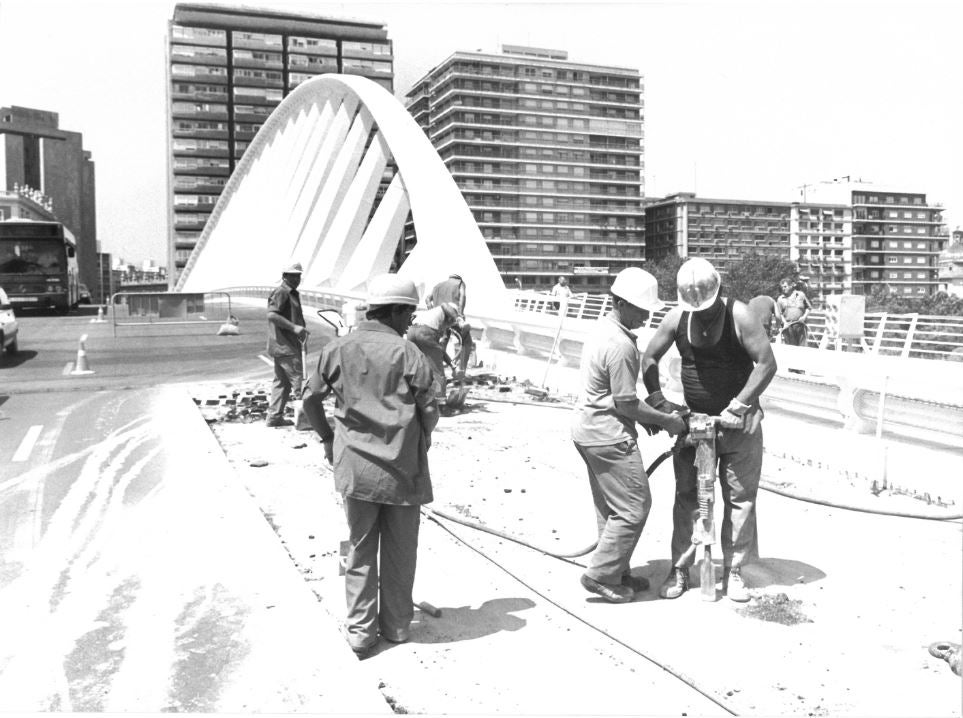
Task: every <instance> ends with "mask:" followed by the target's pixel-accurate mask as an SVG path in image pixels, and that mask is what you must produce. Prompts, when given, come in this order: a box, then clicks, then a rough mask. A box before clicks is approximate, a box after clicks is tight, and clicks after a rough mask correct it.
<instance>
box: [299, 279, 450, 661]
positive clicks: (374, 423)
mask: <svg viewBox="0 0 963 718" xmlns="http://www.w3.org/2000/svg"><path fill="white" fill-rule="evenodd" d="M367 305H368V309H367V312H366V315H365V316H366V321H363V322H360V323H359V324H358V327H357V328H356V329H355V331H353V332H351V333H350V334H348V335H346V336H343V337H339V338H337V339H335V340H334V341H332V342H331V343H329V344H328V345H327V346H325V348H324V350H323V351H322V353H321V358H320V359H319V361H318V367H317V370H316V371H315V372H314V374H313V375H312V376H311V379H310V388H311V394H310V395H309V396H308V398H306V399H305V400H304V410H305V412H306V413H307V415H308V420H309V421H310V422H311V426H312V427H314V429H315V431H317V432H318V434H319V435H320V437H321V441H322V443H323V444H324V456H325V459H326V460H327V461H328V463H329V464H333V468H334V480H335V487H336V488H337V490H338V492H339V493H340V494H341V495H342V497H343V500H344V512H345V516H346V518H347V521H348V529H349V534H350V535H349V542H350V549H349V551H348V555H347V561H346V567H345V575H344V587H345V596H346V601H347V619H346V621H345V627H344V632H345V637H346V639H347V641H348V644H349V645H350V646H351V649H352V650H353V651H354V652H355V654H356V655H357V656H358V657H359V658H364V657H365V656H366V655H367V654H368V653H369V651H370V650H371V649H372V648H373V647H374V646H375V645H376V644H377V642H378V638H379V635H380V637H381V638H384V639H385V640H387V641H390V642H392V643H404V642H405V641H407V640H408V637H409V636H408V631H409V625H410V623H411V620H412V618H413V616H414V609H413V603H412V595H411V592H412V588H413V586H414V581H415V564H416V559H417V552H418V529H419V524H420V520H421V513H420V508H421V504H427V503H430V502H431V501H432V498H433V497H432V488H431V476H430V475H429V472H428V448H429V447H430V446H431V432H432V430H433V429H434V428H435V425H436V424H437V423H438V404H437V401H436V399H435V388H434V381H433V377H432V371H431V366H430V364H429V362H428V360H427V359H426V358H425V355H424V354H422V353H421V351H419V350H418V348H417V347H416V346H415V345H414V344H413V343H411V342H409V341H407V340H406V339H405V338H404V335H405V332H406V331H407V329H408V327H409V325H410V324H411V318H412V315H413V313H414V311H415V307H416V306H417V305H418V291H417V289H416V288H415V285H414V282H412V281H411V280H409V279H403V278H401V277H399V276H398V275H396V274H383V275H379V276H376V277H373V278H372V279H371V280H370V281H369V283H368V291H367ZM328 394H334V397H335V400H336V403H335V410H334V425H335V428H334V431H332V430H331V428H330V427H329V426H328V423H327V420H326V418H325V415H324V407H323V405H322V403H321V402H322V400H323V399H324V397H325V396H327V395H328Z"/></svg>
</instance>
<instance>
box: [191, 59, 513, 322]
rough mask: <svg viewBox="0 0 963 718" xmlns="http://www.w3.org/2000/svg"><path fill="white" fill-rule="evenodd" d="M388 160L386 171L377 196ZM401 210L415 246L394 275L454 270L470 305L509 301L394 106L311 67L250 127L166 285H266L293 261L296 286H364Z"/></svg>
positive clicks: (469, 222) (421, 137)
mask: <svg viewBox="0 0 963 718" xmlns="http://www.w3.org/2000/svg"><path fill="white" fill-rule="evenodd" d="M391 160H394V163H395V165H396V167H397V171H396V173H395V176H394V178H393V179H392V181H391V183H390V185H389V186H388V188H387V191H386V192H384V194H383V196H380V193H379V191H378V190H379V186H380V184H381V180H382V177H383V175H384V171H385V168H386V167H387V166H388V163H389V161H391ZM409 212H410V214H411V218H412V221H413V222H414V226H415V231H416V234H417V238H418V243H417V245H416V246H415V248H414V249H413V250H412V252H411V254H410V255H409V256H408V257H407V259H406V260H405V262H404V263H403V265H402V266H401V268H400V270H399V273H400V274H402V275H404V276H408V277H410V278H411V279H413V280H414V281H415V283H416V284H418V285H419V288H420V289H421V290H422V294H424V291H425V290H430V288H431V287H432V286H433V285H434V284H435V283H436V282H438V281H441V280H442V279H444V278H445V277H447V276H448V274H449V273H450V272H457V273H459V274H461V276H462V277H463V278H464V279H465V281H466V283H467V285H468V287H469V291H468V303H469V304H468V306H469V308H471V307H473V306H474V307H476V308H477V309H481V308H482V307H483V306H484V307H485V308H486V309H488V310H491V309H492V308H493V304H494V305H498V306H501V305H503V304H506V303H507V302H509V298H508V297H509V295H508V293H507V292H506V291H505V288H504V283H503V282H502V279H501V276H500V275H499V273H498V269H497V267H496V266H495V262H494V260H493V259H492V256H491V253H490V252H489V250H488V246H487V245H486V243H485V240H484V238H483V237H482V234H481V231H480V230H479V229H478V225H477V223H476V222H475V219H474V217H473V216H472V213H471V210H470V209H469V208H468V205H467V204H466V203H465V200H464V198H463V197H462V195H461V192H460V190H459V189H458V186H457V185H456V184H455V181H454V179H453V178H452V176H451V174H450V173H449V172H448V170H447V168H446V167H445V165H444V163H443V162H442V160H441V158H440V157H439V156H438V153H437V152H436V151H435V148H434V147H433V146H432V144H431V142H430V141H429V140H428V138H427V137H426V136H425V134H424V132H423V131H422V130H421V128H420V127H419V126H418V124H417V123H416V122H415V121H414V119H413V118H412V117H411V115H409V114H408V112H407V110H405V108H404V106H403V105H402V104H401V103H400V102H398V100H396V99H395V98H394V96H393V95H391V93H390V92H388V91H387V90H386V89H385V88H383V87H382V86H381V85H379V84H377V83H375V82H373V81H371V80H369V79H367V78H363V77H357V76H351V75H333V74H328V75H321V76H319V77H315V78H312V79H311V80H308V81H306V82H304V83H302V84H301V85H299V86H298V87H297V88H296V89H295V90H294V92H292V93H291V94H290V95H289V96H288V97H287V98H285V99H284V101H283V102H281V104H280V105H278V107H277V108H275V110H274V112H273V113H272V114H271V116H270V117H269V118H268V120H267V121H266V122H265V124H264V125H263V127H262V128H261V130H260V131H259V132H258V134H257V136H256V137H255V138H254V141H253V142H252V143H251V146H250V147H249V148H248V150H247V152H246V153H245V154H244V157H243V158H242V159H241V162H240V163H239V164H238V166H237V168H236V169H235V171H234V173H233V174H232V175H231V178H230V180H229V181H228V183H227V185H226V187H225V189H224V192H223V193H222V194H221V196H220V198H219V199H218V202H217V204H216V205H215V207H214V210H213V212H212V214H211V217H210V219H209V220H208V222H207V225H206V226H205V228H204V231H203V233H202V234H201V237H200V239H199V240H198V243H197V246H196V247H195V249H194V252H193V253H192V254H191V257H190V259H189V261H188V263H187V266H186V267H185V268H184V271H183V272H182V274H181V276H180V278H179V279H178V282H177V287H176V288H177V289H178V290H179V291H189V292H198V291H212V290H215V289H220V288H224V287H228V286H244V285H271V284H274V283H276V282H277V281H278V279H279V277H280V269H281V267H282V265H283V264H285V263H287V262H289V261H300V262H301V263H302V264H303V265H304V275H303V280H302V286H303V287H304V288H306V289H314V288H327V289H330V290H333V291H338V290H341V291H346V292H357V291H363V290H364V288H365V286H366V283H367V280H368V278H369V277H370V276H372V275H374V274H379V273H382V272H386V271H388V268H389V266H390V265H391V261H392V257H393V255H394V252H395V249H396V247H397V244H398V241H399V239H400V238H401V233H402V230H403V227H404V223H405V221H406V219H407V217H408V215H409Z"/></svg>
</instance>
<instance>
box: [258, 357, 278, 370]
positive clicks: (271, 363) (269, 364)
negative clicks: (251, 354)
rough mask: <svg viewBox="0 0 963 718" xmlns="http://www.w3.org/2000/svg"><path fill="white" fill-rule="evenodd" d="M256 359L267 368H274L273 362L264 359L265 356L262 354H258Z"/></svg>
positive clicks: (268, 358)
mask: <svg viewBox="0 0 963 718" xmlns="http://www.w3.org/2000/svg"><path fill="white" fill-rule="evenodd" d="M257 358H258V359H260V360H261V361H263V362H264V363H265V364H267V365H268V366H269V367H272V368H273V367H274V360H273V359H271V358H270V357H266V356H264V355H263V354H258V355H257Z"/></svg>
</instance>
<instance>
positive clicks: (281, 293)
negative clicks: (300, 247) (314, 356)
mask: <svg viewBox="0 0 963 718" xmlns="http://www.w3.org/2000/svg"><path fill="white" fill-rule="evenodd" d="M301 272H302V269H301V264H300V263H298V262H294V263H293V264H289V265H287V266H286V267H284V269H283V270H282V271H281V283H280V284H279V285H278V286H277V287H275V288H274V289H273V290H272V292H271V295H270V296H269V297H268V306H267V321H268V324H267V353H268V356H270V357H273V358H274V380H273V382H272V383H271V401H270V403H269V404H268V412H267V417H266V421H267V425H268V426H273V427H278V426H291V425H292V424H293V423H294V422H292V421H290V420H288V419H285V418H284V408H285V406H286V405H287V403H288V399H289V398H290V397H291V396H292V395H294V396H295V397H297V396H299V395H300V393H301V384H302V382H303V380H304V364H303V362H302V352H303V349H304V343H305V342H306V341H307V339H308V334H309V332H308V330H307V327H306V325H305V321H304V313H303V312H302V311H301V295H300V294H298V286H299V285H300V284H301Z"/></svg>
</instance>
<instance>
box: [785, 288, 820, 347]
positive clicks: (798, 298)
mask: <svg viewBox="0 0 963 718" xmlns="http://www.w3.org/2000/svg"><path fill="white" fill-rule="evenodd" d="M779 288H780V289H781V290H782V295H781V296H780V297H779V299H777V300H776V311H777V315H778V317H779V321H780V323H781V324H782V340H783V343H785V344H792V345H794V346H797V347H802V346H806V340H807V338H808V336H809V329H808V328H807V327H806V319H807V318H808V317H809V312H810V310H811V309H812V308H813V305H812V304H810V302H809V298H808V297H807V296H806V293H805V292H803V291H802V290H801V289H796V288H795V287H794V285H793V281H792V280H791V279H790V278H789V277H783V279H782V280H781V281H780V282H779Z"/></svg>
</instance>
